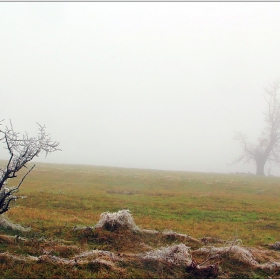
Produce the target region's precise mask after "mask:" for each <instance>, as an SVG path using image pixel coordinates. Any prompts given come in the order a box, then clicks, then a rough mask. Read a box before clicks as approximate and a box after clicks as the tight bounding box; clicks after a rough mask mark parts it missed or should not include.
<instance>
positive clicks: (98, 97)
mask: <svg viewBox="0 0 280 280" xmlns="http://www.w3.org/2000/svg"><path fill="white" fill-rule="evenodd" d="M279 15H280V3H279V2H246V3H244V2H243V3H242V2H103V3H102V2H98V3H94V2H81V3H79V2H68V3H67V2H57V3H55V2H35V3H34V2H33V3H32V2H24V3H22V2H16V3H13V2H2V3H0V34H1V44H0V63H1V67H0V94H1V114H0V119H5V120H4V121H3V122H2V128H3V127H4V126H5V125H7V124H9V120H10V119H11V120H12V122H13V125H14V129H15V130H17V131H19V132H22V133H24V132H25V131H27V132H29V134H30V135H36V134H37V124H36V122H38V123H40V124H45V125H46V127H47V131H48V132H49V133H50V134H51V137H52V139H53V140H57V141H59V142H60V143H61V144H60V148H61V149H62V151H61V152H57V153H54V154H50V155H49V156H48V157H47V159H45V158H44V156H41V157H40V158H37V159H36V161H42V162H53V163H72V164H90V165H104V166H118V167H131V168H149V169H167V170H184V171H202V172H223V173H224V172H225V173H228V172H255V170H254V165H253V164H251V165H246V164H243V163H241V164H238V165H234V166H229V165H228V164H229V163H231V162H232V161H234V160H235V159H236V158H237V157H238V155H239V153H240V147H239V143H238V142H236V141H234V140H233V136H234V133H235V132H236V131H243V132H246V133H247V135H248V139H249V140H251V141H252V142H254V141H255V140H256V139H257V138H258V137H259V135H260V133H261V131H262V129H263V128H264V125H265V123H264V114H263V113H264V111H265V109H266V104H265V102H264V98H263V94H264V88H265V87H268V86H269V85H271V84H272V83H273V82H274V81H276V80H278V79H279V78H280V51H279V46H280V16H279ZM2 146H3V148H1V149H0V158H3V159H6V158H7V151H6V150H5V149H4V144H2ZM268 167H269V165H267V166H266V169H265V171H266V172H267V170H268ZM271 173H272V174H274V175H280V168H273V169H272V171H271Z"/></svg>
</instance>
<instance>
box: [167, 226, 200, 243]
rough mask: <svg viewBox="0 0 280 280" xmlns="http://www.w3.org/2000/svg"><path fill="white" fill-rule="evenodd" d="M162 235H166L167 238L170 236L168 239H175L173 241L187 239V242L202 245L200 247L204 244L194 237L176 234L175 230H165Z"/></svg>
mask: <svg viewBox="0 0 280 280" xmlns="http://www.w3.org/2000/svg"><path fill="white" fill-rule="evenodd" d="M162 234H163V235H166V236H168V237H170V238H173V239H176V238H183V239H185V240H187V241H190V242H193V243H197V244H200V245H202V244H203V243H202V241H200V240H198V239H196V238H193V237H191V236H190V235H187V234H182V233H177V232H175V231H173V230H164V231H163V232H162Z"/></svg>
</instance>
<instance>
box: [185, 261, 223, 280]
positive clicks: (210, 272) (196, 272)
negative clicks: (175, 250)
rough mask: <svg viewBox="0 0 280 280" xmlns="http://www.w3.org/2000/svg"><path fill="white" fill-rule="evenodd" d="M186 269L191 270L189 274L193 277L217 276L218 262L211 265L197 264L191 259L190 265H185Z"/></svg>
mask: <svg viewBox="0 0 280 280" xmlns="http://www.w3.org/2000/svg"><path fill="white" fill-rule="evenodd" d="M187 271H189V272H191V276H192V277H194V278H202V279H207V278H217V276H218V274H219V266H218V263H215V264H212V265H204V266H202V265H198V264H197V263H196V262H195V261H192V263H191V265H190V266H189V267H187Z"/></svg>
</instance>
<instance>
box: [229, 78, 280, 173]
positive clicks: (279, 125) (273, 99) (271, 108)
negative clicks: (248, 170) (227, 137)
mask: <svg viewBox="0 0 280 280" xmlns="http://www.w3.org/2000/svg"><path fill="white" fill-rule="evenodd" d="M278 90H279V82H276V83H274V85H272V86H271V87H270V88H269V89H266V90H265V95H264V99H265V101H266V103H267V111H266V112H265V123H266V126H265V128H264V130H263V132H262V134H261V136H260V137H259V139H258V141H257V144H256V145H254V144H251V143H249V142H248V140H247V138H246V135H245V134H244V133H241V132H238V133H236V135H235V140H237V141H239V143H240V145H241V147H242V153H241V155H240V157H239V158H238V159H237V160H236V161H234V163H238V162H241V161H244V162H246V163H249V162H251V161H253V162H254V163H255V165H256V175H259V176H264V175H265V173H264V167H265V164H266V163H267V162H269V163H271V164H278V165H280V100H279V95H278V93H277V92H278Z"/></svg>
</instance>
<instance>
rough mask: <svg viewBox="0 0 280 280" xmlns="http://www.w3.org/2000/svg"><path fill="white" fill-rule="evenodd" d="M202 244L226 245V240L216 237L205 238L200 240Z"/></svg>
mask: <svg viewBox="0 0 280 280" xmlns="http://www.w3.org/2000/svg"><path fill="white" fill-rule="evenodd" d="M200 241H201V242H203V243H204V245H206V244H209V243H210V244H223V243H226V241H225V240H222V239H219V238H215V237H203V238H201V239H200Z"/></svg>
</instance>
